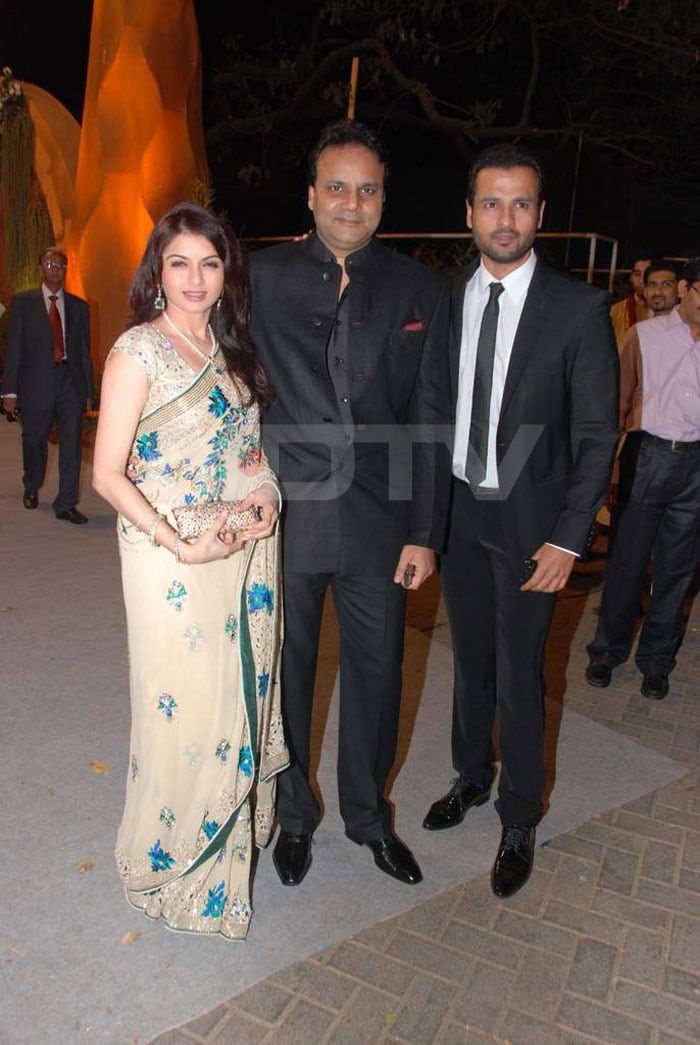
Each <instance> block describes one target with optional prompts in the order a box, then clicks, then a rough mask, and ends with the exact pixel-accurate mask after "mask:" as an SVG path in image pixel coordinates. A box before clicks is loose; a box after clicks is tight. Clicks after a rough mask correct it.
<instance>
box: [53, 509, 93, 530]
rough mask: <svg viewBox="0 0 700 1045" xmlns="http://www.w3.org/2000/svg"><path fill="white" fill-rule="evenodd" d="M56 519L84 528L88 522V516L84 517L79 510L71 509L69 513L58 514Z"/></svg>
mask: <svg viewBox="0 0 700 1045" xmlns="http://www.w3.org/2000/svg"><path fill="white" fill-rule="evenodd" d="M56 518H57V519H64V520H65V521H66V522H71V523H75V525H76V526H82V524H83V523H86V522H87V515H83V513H82V512H79V511H78V509H77V508H69V509H68V511H67V512H56Z"/></svg>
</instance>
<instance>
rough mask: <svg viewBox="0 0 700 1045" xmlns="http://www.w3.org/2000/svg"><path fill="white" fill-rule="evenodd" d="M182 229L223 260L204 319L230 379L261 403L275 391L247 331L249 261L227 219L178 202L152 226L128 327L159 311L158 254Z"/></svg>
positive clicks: (131, 301) (150, 318) (130, 296)
mask: <svg viewBox="0 0 700 1045" xmlns="http://www.w3.org/2000/svg"><path fill="white" fill-rule="evenodd" d="M183 232H189V233H191V234H193V235H195V236H204V238H205V239H208V240H209V242H210V243H211V245H212V246H213V248H214V250H215V252H216V254H217V255H218V256H219V257H220V258H221V260H222V261H223V263H224V289H223V292H222V295H221V302H220V304H219V305H218V306H215V307H214V308H213V309H212V310H211V313H210V315H209V322H210V323H211V328H212V330H213V332H214V336H215V337H216V339H217V341H218V342H219V345H220V346H221V350H222V352H223V355H224V359H225V360H226V369H227V370H228V372H229V374H230V375H231V378H232V379H237V380H238V382H239V383H241V382H242V383H243V384H244V385H245V386H246V388H247V389H248V390H249V392H250V393H251V398H250V400H249V403H248V404H247V405H249V404H250V403H251V402H252V401H253V400H256V401H257V402H258V404H259V406H260V407H261V408H264V407H266V406H269V405H270V404H271V403H272V402H273V401H274V393H273V391H272V388H271V386H270V384H269V382H268V380H267V377H266V376H265V371H264V370H263V368H262V366H261V365H260V363H259V362H258V359H257V357H256V354H255V349H254V347H253V342H252V341H251V338H250V334H249V332H248V317H249V314H250V284H249V280H248V265H247V263H246V258H245V254H244V253H243V251H242V250H241V245H240V243H239V242H238V240H237V238H236V236H235V235H234V234H233V232H232V231H231V229H230V228H229V227H228V225H227V223H226V222H225V221H224V220H223V219H222V218H220V217H218V216H217V215H216V214H212V212H211V211H209V210H207V209H206V208H205V207H200V206H199V205H198V204H196V203H178V205H177V206H176V207H173V209H172V210H170V211H168V213H167V214H165V215H164V216H163V217H162V218H161V219H160V221H159V222H158V224H157V225H156V226H155V228H154V229H153V231H152V232H151V235H150V236H149V237H148V243H147V244H146V249H145V251H144V254H143V257H142V258H141V262H140V264H139V266H138V268H137V269H136V272H135V273H134V276H133V279H132V281H131V286H130V287H129V294H128V302H129V307H130V309H131V316H130V318H129V320H128V322H127V327H132V326H135V325H136V324H137V323H149V322H152V321H153V320H154V319H156V318H157V316H158V315H159V312H158V310H157V309H156V307H155V303H154V302H155V298H156V295H157V293H158V286H159V284H160V282H161V273H162V270H163V254H164V253H165V250H166V248H167V247H168V244H169V243H170V242H171V241H172V240H173V239H174V238H175V237H176V236H179V235H180V234H181V233H183Z"/></svg>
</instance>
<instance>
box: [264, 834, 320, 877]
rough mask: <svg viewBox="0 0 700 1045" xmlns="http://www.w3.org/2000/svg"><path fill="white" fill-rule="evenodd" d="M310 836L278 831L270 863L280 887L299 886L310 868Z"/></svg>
mask: <svg viewBox="0 0 700 1045" xmlns="http://www.w3.org/2000/svg"><path fill="white" fill-rule="evenodd" d="M312 859H313V858H312V856H311V835H294V834H292V833H291V831H280V836H279V838H278V839H277V845H276V846H275V848H274V852H273V853H272V862H273V864H274V865H275V870H276V871H277V874H278V875H279V877H280V882H281V883H282V885H299V882H302V881H303V880H304V878H305V876H306V872H307V871H308V869H309V868H310V867H311V860H312Z"/></svg>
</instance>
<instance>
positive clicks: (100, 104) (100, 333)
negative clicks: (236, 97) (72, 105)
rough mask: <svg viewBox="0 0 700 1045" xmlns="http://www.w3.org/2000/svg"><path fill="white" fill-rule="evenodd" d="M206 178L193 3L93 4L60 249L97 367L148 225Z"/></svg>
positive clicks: (115, 329)
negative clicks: (67, 225) (72, 185)
mask: <svg viewBox="0 0 700 1045" xmlns="http://www.w3.org/2000/svg"><path fill="white" fill-rule="evenodd" d="M207 182H208V173H207V164H206V156H205V149H204V135H203V131H202V122H201V61H200V50H199V36H198V30H197V22H196V19H195V15H194V9H193V5H192V0H95V4H94V9H93V20H92V31H91V38H90V56H89V65H88V77H87V88H86V94H85V107H84V110H83V121H82V131H81V137H80V150H79V156H78V171H77V180H76V193H75V206H74V214H73V221H72V225H71V229H70V232H69V235H68V239H67V242H66V248H67V253H68V256H69V261H70V264H69V270H68V271H69V278H68V281H67V284H68V288H69V289H70V290H73V291H74V292H75V293H77V294H80V295H81V296H82V297H85V298H87V299H88V301H89V302H90V305H91V318H92V328H93V331H92V336H93V345H92V350H93V358H94V361H95V363H96V365H97V369H98V372H99V371H100V370H101V366H102V363H103V361H104V358H105V356H106V354H107V352H108V351H109V348H110V346H111V344H112V343H113V341H114V340H115V339H116V338H117V336H118V335H119V334H120V333H121V331H122V330H123V328H124V319H125V316H126V312H127V306H126V293H127V288H128V286H129V282H130V280H131V276H132V274H133V272H134V269H135V268H136V265H137V264H138V261H139V259H140V257H141V254H142V253H143V248H144V245H145V242H146V239H147V237H148V234H149V233H150V231H151V229H152V227H153V225H154V224H155V222H156V221H157V220H158V219H159V218H160V217H161V215H162V214H163V213H164V212H165V211H166V210H168V209H169V208H170V207H172V206H173V205H174V204H175V203H177V202H179V201H180V200H186V199H189V200H192V199H195V198H197V196H198V193H199V191H200V190H201V186H202V184H204V183H207ZM198 186H199V189H198Z"/></svg>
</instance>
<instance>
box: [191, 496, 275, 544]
mask: <svg viewBox="0 0 700 1045" xmlns="http://www.w3.org/2000/svg"><path fill="white" fill-rule="evenodd" d="M240 504H241V502H240V501H204V502H202V503H201V504H184V505H181V506H180V507H179V508H173V515H174V516H175V522H176V523H177V532H178V534H179V536H180V537H181V538H182V539H183V540H185V541H189V540H193V539H195V538H197V537H201V536H202V534H203V533H205V532H206V531H207V530H209V529H211V527H212V526H213V525H214V522H215V521H216V519H217V517H218V516H219V515H221V513H222V512H226V521H225V522H224V525H223V526H222V527H221V530H220V532H221V533H230V534H232V535H233V536H234V537H235V535H236V534H237V533H240V532H241V530H246V529H247V528H248V527H249V526H253V525H254V524H255V523H256V522H258V521H259V516H258V512H257V509H256V508H255V507H252V508H246V509H244V510H243V511H241V510H240Z"/></svg>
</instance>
